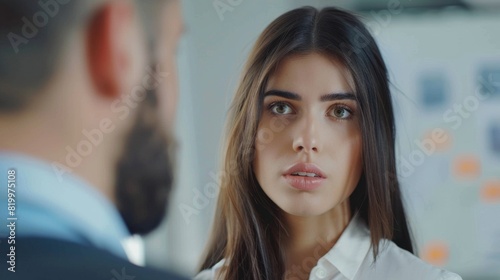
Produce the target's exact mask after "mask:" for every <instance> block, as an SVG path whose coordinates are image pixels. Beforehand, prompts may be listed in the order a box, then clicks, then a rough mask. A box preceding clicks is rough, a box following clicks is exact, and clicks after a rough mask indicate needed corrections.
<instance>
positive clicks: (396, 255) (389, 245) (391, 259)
mask: <svg viewBox="0 0 500 280" xmlns="http://www.w3.org/2000/svg"><path fill="white" fill-rule="evenodd" d="M379 250H380V251H379V254H378V255H377V260H376V261H375V263H373V265H371V266H369V268H368V269H366V271H365V272H366V273H371V274H372V275H373V273H375V274H376V273H383V274H385V275H390V276H391V278H390V279H413V278H411V277H414V278H415V279H433V280H434V279H435V280H462V278H461V277H460V276H459V275H458V274H455V273H453V272H450V271H447V270H444V269H442V268H439V267H435V266H433V265H431V264H429V263H427V262H425V261H423V260H422V259H420V258H418V257H417V256H415V255H413V254H412V253H410V252H408V251H406V250H404V249H401V248H400V247H398V246H397V245H396V244H395V243H394V242H392V241H390V240H384V241H382V242H381V243H380V247H379ZM370 255H371V254H370ZM399 276H401V277H402V276H405V278H398V277H399ZM367 279H368V278H367Z"/></svg>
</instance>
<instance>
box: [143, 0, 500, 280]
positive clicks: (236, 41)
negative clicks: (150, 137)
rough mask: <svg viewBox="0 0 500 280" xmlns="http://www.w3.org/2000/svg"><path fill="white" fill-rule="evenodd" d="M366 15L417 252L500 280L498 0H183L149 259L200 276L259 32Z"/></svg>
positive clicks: (465, 272) (474, 275)
mask: <svg viewBox="0 0 500 280" xmlns="http://www.w3.org/2000/svg"><path fill="white" fill-rule="evenodd" d="M304 5H312V6H316V7H323V6H328V5H333V6H338V7H343V8H347V9H351V10H354V11H356V12H358V13H359V14H361V15H362V16H363V18H364V20H365V22H366V24H367V25H368V27H369V29H370V31H371V32H372V33H373V35H374V36H375V38H376V39H377V41H378V43H379V46H380V48H381V50H382V52H383V55H384V58H385V60H386V63H387V65H388V68H389V71H390V76H391V82H392V93H393V98H394V103H395V113H396V119H397V129H398V134H397V137H398V144H397V160H398V168H399V172H400V174H399V179H400V180H401V183H402V189H403V193H404V197H405V200H406V202H407V205H408V211H409V215H410V220H411V224H412V227H413V230H414V237H415V240H416V242H417V245H418V253H419V256H420V257H421V258H423V259H424V260H426V261H428V262H430V263H432V264H434V265H437V266H442V267H445V268H447V269H449V270H451V271H454V272H457V273H459V274H460V275H461V276H462V277H463V278H464V279H500V1H497V0H490V1H473V0H471V1H455V0H450V1H446V0H443V1H431V0H428V1H427V0H399V1H398V0H363V1H348V0H337V1H305V0H290V1H265V0H220V1H219V0H216V1H213V0H209V1H183V9H184V16H185V21H186V23H187V26H188V31H187V33H186V36H185V37H184V39H183V41H182V43H181V46H180V48H179V72H180V78H181V97H180V107H179V111H178V122H177V135H178V140H179V143H180V150H179V154H178V160H179V165H178V169H177V174H178V175H177V182H176V190H175V193H174V197H173V201H171V204H170V209H169V216H168V219H167V221H166V222H165V223H163V224H162V226H161V227H160V228H159V229H158V230H157V231H155V232H154V233H152V234H150V235H149V236H147V237H145V238H144V244H145V249H146V263H148V264H149V265H152V266H157V267H159V268H166V267H167V265H168V266H172V267H175V268H177V269H180V270H181V271H183V272H185V273H188V274H191V275H192V274H194V273H195V269H196V267H197V265H198V262H199V260H200V256H201V254H202V251H203V248H204V244H205V242H206V240H207V238H208V236H209V230H210V224H211V221H212V216H213V209H214V206H215V202H216V196H215V195H216V193H215V192H216V185H217V182H218V176H219V175H220V174H219V163H220V162H219V159H220V157H219V156H220V150H221V144H220V143H221V136H222V133H223V126H224V120H225V117H226V113H227V110H228V105H229V103H230V100H231V97H232V94H233V92H234V89H235V87H236V85H237V82H238V79H239V75H240V73H241V69H242V66H243V63H244V61H245V59H246V57H247V55H248V53H249V51H250V49H251V47H252V44H253V43H254V41H255V40H256V38H257V36H258V34H259V33H260V32H261V31H262V30H263V29H264V28H265V26H267V25H268V24H269V23H270V22H271V21H272V20H273V19H275V18H276V17H278V16H279V15H281V14H282V13H284V12H285V11H288V10H290V9H293V8H296V7H300V6H304Z"/></svg>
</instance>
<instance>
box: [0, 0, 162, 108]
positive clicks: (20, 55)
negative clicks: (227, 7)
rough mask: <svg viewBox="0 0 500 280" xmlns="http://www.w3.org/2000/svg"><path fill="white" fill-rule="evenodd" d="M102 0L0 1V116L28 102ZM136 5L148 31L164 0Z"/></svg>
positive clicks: (49, 76)
mask: <svg viewBox="0 0 500 280" xmlns="http://www.w3.org/2000/svg"><path fill="white" fill-rule="evenodd" d="M106 1H107V0H0V112H7V111H18V110H21V109H23V108H25V107H27V106H28V105H29V104H30V102H31V101H32V100H33V99H34V98H35V97H36V96H35V95H36V93H37V92H38V91H39V90H40V89H41V88H42V87H43V86H44V85H46V83H47V82H48V81H49V80H50V78H51V77H52V76H53V75H54V73H55V72H56V68H57V66H58V62H59V58H60V57H61V53H62V52H63V51H64V50H65V47H64V46H65V45H66V44H67V43H68V42H69V40H70V38H71V35H72V34H74V31H75V30H76V29H77V28H79V27H81V26H83V25H84V24H85V23H86V22H87V20H88V19H89V17H90V16H92V14H93V11H94V10H95V9H96V8H98V7H99V5H101V4H103V3H105V2H106ZM135 2H136V3H137V5H138V7H139V8H140V14H141V18H143V19H144V20H143V22H144V23H145V24H144V25H145V28H147V29H146V30H148V33H150V32H151V29H153V28H155V27H154V23H153V22H154V21H155V20H157V14H156V12H157V11H158V5H159V3H161V2H164V0H136V1H135ZM146 14H149V15H146ZM155 30H156V29H155ZM148 33H146V34H148ZM153 37H154V36H151V35H150V34H148V41H149V43H150V45H151V41H152V40H153Z"/></svg>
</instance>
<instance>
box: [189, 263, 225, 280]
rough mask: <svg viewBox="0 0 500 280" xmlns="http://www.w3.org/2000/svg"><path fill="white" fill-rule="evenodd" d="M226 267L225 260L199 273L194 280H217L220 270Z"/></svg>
mask: <svg viewBox="0 0 500 280" xmlns="http://www.w3.org/2000/svg"><path fill="white" fill-rule="evenodd" d="M223 265H224V259H222V260H221V261H219V262H218V263H216V264H215V265H214V266H212V267H211V268H209V269H205V270H203V271H201V272H200V273H198V274H197V275H196V276H195V277H194V278H193V280H216V279H217V278H216V276H217V275H218V273H219V270H220V269H221V268H222V266H223Z"/></svg>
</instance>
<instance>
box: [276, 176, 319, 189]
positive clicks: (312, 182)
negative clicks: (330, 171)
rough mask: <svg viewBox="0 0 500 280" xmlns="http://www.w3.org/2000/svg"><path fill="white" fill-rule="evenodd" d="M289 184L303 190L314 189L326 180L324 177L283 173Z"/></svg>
mask: <svg viewBox="0 0 500 280" xmlns="http://www.w3.org/2000/svg"><path fill="white" fill-rule="evenodd" d="M283 177H284V178H285V180H286V181H287V183H288V184H290V185H291V186H292V187H294V188H296V189H298V190H301V191H312V190H314V189H316V188H318V187H319V186H320V185H321V184H322V183H323V182H324V181H325V178H322V177H307V176H296V175H288V174H285V175H283Z"/></svg>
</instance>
